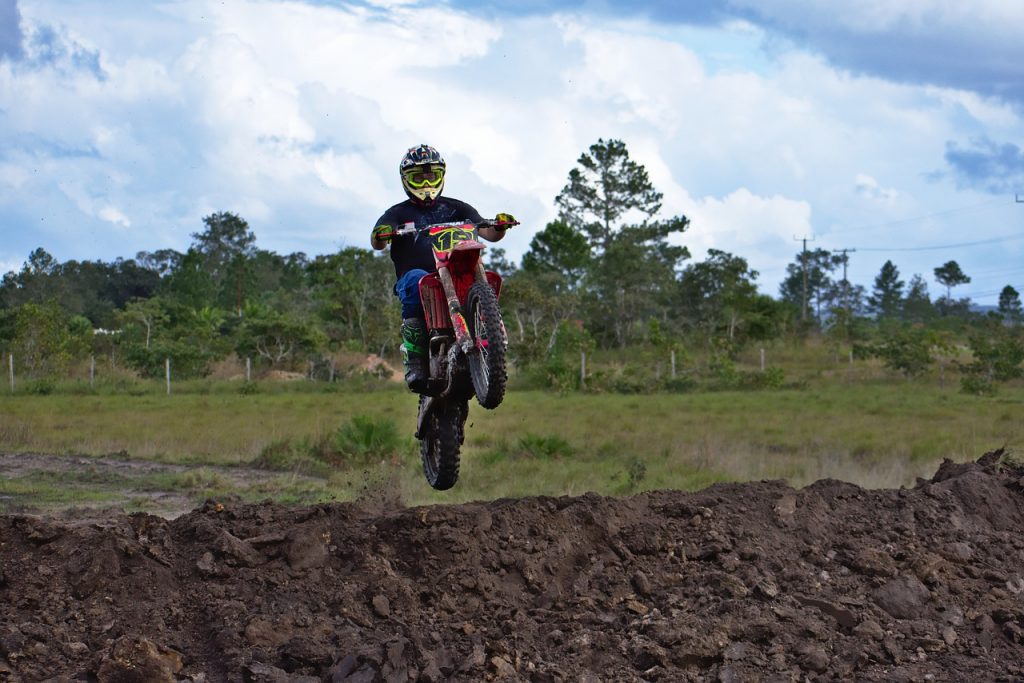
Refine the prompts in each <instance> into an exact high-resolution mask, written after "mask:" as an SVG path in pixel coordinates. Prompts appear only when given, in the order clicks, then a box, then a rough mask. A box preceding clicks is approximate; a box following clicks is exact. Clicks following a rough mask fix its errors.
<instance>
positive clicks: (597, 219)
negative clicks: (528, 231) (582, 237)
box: [555, 139, 662, 251]
mask: <svg viewBox="0 0 1024 683" xmlns="http://www.w3.org/2000/svg"><path fill="white" fill-rule="evenodd" d="M577 163H578V164H579V166H578V167H577V168H574V169H572V170H571V171H569V182H568V183H567V184H566V186H565V187H564V188H562V191H561V192H560V193H559V195H558V196H557V197H556V198H555V204H556V205H557V206H558V209H559V218H560V219H561V220H563V221H564V222H565V223H567V224H568V225H569V226H570V227H572V228H575V229H577V230H582V231H584V232H585V233H586V234H587V235H588V236H589V237H590V242H591V246H592V247H593V248H594V249H595V250H600V251H603V250H605V249H607V248H608V247H609V246H610V244H611V239H612V235H613V234H614V233H615V232H616V230H617V229H618V228H619V226H620V223H621V222H623V221H624V220H625V218H626V216H627V214H629V213H630V212H637V213H639V214H640V215H641V216H642V217H643V220H644V221H647V220H649V219H651V218H653V217H654V215H655V214H657V213H658V211H660V210H661V197H662V194H661V193H660V192H658V191H657V190H655V189H654V186H653V185H651V181H650V179H649V178H648V176H647V169H645V168H644V167H643V165H641V164H638V163H636V162H635V161H633V160H632V159H630V158H629V150H627V149H626V143H625V142H623V141H622V140H608V141H607V142H605V141H604V140H603V139H598V141H597V142H596V143H594V144H593V145H591V146H590V150H589V151H588V152H584V153H583V154H581V155H580V158H579V159H578V160H577Z"/></svg>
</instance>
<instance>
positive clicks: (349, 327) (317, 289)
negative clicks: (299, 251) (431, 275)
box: [278, 247, 400, 352]
mask: <svg viewBox="0 0 1024 683" xmlns="http://www.w3.org/2000/svg"><path fill="white" fill-rule="evenodd" d="M308 277H309V287H310V296H311V298H312V304H313V307H314V312H315V313H316V314H318V315H319V318H320V320H321V321H322V323H321V324H322V325H323V327H324V329H325V330H326V331H327V333H328V336H329V337H330V338H331V339H332V340H334V341H346V340H358V342H359V344H360V347H361V348H362V349H363V350H366V351H374V352H382V350H383V349H384V348H385V347H386V346H387V345H388V344H389V343H391V342H392V341H394V340H396V339H397V338H398V326H399V323H400V312H399V306H398V300H397V299H396V298H395V296H394V291H393V289H392V285H393V284H394V280H395V271H394V268H393V266H392V263H391V259H389V258H388V257H387V256H386V255H385V254H383V253H375V252H373V251H371V250H369V249H362V248H359V247H346V248H345V249H342V250H341V251H339V252H338V253H336V254H328V255H326V256H317V257H316V258H315V259H313V261H312V262H311V263H310V264H309V267H308ZM278 310H282V309H278ZM290 313H291V314H292V315H293V316H294V314H295V311H294V310H292V311H290Z"/></svg>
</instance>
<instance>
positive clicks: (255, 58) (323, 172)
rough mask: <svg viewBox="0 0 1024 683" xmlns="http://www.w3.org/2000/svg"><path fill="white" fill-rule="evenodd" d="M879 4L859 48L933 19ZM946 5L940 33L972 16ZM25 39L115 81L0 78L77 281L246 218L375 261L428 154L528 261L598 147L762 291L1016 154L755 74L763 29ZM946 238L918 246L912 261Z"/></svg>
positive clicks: (143, 21)
mask: <svg viewBox="0 0 1024 683" xmlns="http://www.w3.org/2000/svg"><path fill="white" fill-rule="evenodd" d="M23 4H27V3H23ZM803 5H806V3H803ZM932 5H934V3H932ZM891 6H892V5H891V4H884V5H883V4H882V3H880V2H879V3H870V2H867V0H859V1H858V2H856V3H855V7H854V8H853V9H852V10H851V11H852V12H853V15H852V17H851V18H850V21H851V22H854V23H853V24H851V25H853V26H855V27H856V26H860V27H863V30H869V29H870V30H882V29H880V28H878V27H883V28H884V27H886V26H892V25H897V24H899V22H900V21H917V19H914V17H925V14H924V9H922V8H924V7H925V3H912V2H899V3H896V7H897V9H896V10H892V9H890V7H891ZM767 7H768V10H766V11H769V10H770V12H771V13H772V16H775V17H782V18H785V17H795V16H796V13H797V12H798V10H799V7H798V5H797V4H796V3H795V2H789V1H786V0H778V1H777V2H775V3H773V4H770V5H768V6H767ZM934 7H938V9H935V11H936V12H938V15H937V17H938V19H937V20H941V21H942V22H946V23H949V24H950V25H952V24H951V23H950V22H953V21H954V18H955V14H956V12H958V11H960V10H959V9H958V7H959V5H957V6H953V5H952V4H950V3H946V4H942V5H941V6H934ZM934 7H933V9H934ZM806 11H808V12H811V13H812V14H813V13H814V12H818V10H817V9H813V8H812V9H808V10H806ZM999 11H1000V10H999V8H998V7H995V5H993V4H991V3H986V4H985V5H984V6H983V7H982V8H981V10H980V12H981V15H982V17H983V18H984V20H985V21H986V22H997V21H1003V20H1004V19H1006V17H1004V16H1002V15H999V14H998V12H999ZM900 13H902V14H900ZM837 14H838V15H844V14H845V11H844V12H842V13H837ZM25 16H26V21H28V22H34V24H41V23H49V24H60V23H61V22H64V23H66V25H67V26H68V29H67V30H66V31H64V33H63V35H67V36H69V37H71V38H73V39H74V40H76V41H78V42H79V43H81V44H82V45H87V46H90V49H92V48H95V49H96V50H98V51H99V54H100V63H101V64H102V67H103V72H104V74H105V80H100V79H97V78H96V77H95V75H94V74H92V73H91V72H89V71H83V72H75V71H68V70H67V69H64V70H60V69H55V68H37V69H25V68H19V69H14V68H13V67H12V66H11V65H10V64H9V63H6V62H0V109H2V110H3V111H4V112H5V114H4V116H5V118H4V126H3V128H2V129H0V146H2V147H3V148H5V149H9V150H14V151H11V152H9V153H8V154H7V155H6V156H2V157H0V188H12V189H13V190H16V191H17V195H18V201H19V204H21V208H22V209H24V211H23V213H24V214H26V215H28V214H32V215H36V214H43V213H46V215H47V217H48V225H51V226H58V225H59V227H54V228H53V229H52V230H53V231H52V232H51V233H49V234H48V235H47V238H48V239H53V240H58V239H60V240H65V241H66V242H67V244H68V246H67V247H66V248H65V249H64V250H63V251H64V253H67V254H68V255H69V257H74V258H82V257H86V256H89V257H104V258H112V257H114V256H118V255H130V254H131V253H133V252H134V251H136V250H139V249H155V248H160V247H164V246H172V247H175V248H179V249H181V248H184V247H185V246H187V243H188V234H189V233H190V232H196V231H198V230H199V229H200V228H201V223H200V220H201V217H202V216H203V215H207V214H208V213H211V212H213V211H220V210H232V211H237V212H239V213H240V214H242V215H243V217H245V218H246V219H247V220H248V221H249V222H250V224H251V225H252V226H253V228H254V230H255V232H256V234H257V237H258V239H259V244H260V246H263V247H265V248H273V249H276V250H279V251H290V250H303V251H307V252H309V253H322V252H325V251H328V250H331V249H334V248H337V247H338V246H339V244H359V245H363V244H365V241H366V234H365V233H366V226H367V225H369V224H370V223H371V222H372V221H373V220H374V219H375V218H376V217H377V216H378V215H379V214H380V213H381V212H382V211H383V210H384V209H385V208H386V207H387V206H389V205H390V204H392V203H395V202H398V201H400V200H401V199H403V194H402V192H401V189H400V186H399V183H398V180H397V172H396V166H397V162H398V159H399V157H400V156H401V154H402V152H403V151H404V150H405V148H406V147H408V146H409V145H412V144H417V143H420V142H428V143H430V144H433V145H435V146H437V147H438V148H440V149H441V151H442V152H443V153H444V154H445V155H446V157H447V158H448V160H449V179H448V184H447V189H448V192H449V193H451V194H453V195H455V196H459V197H460V198H462V199H465V200H467V201H470V202H471V203H473V204H474V205H477V206H478V208H480V209H481V210H482V211H484V212H485V213H487V212H491V211H496V210H509V211H512V212H513V213H515V214H516V215H517V216H518V217H519V218H520V219H522V220H523V221H524V226H523V228H521V229H519V230H518V231H517V232H515V233H513V234H511V235H510V236H509V239H508V240H506V241H505V242H503V243H502V246H503V247H506V248H508V250H509V253H510V254H511V255H512V256H513V257H518V256H519V255H521V253H522V250H523V249H525V248H526V245H527V244H528V243H529V237H530V236H531V233H532V230H535V229H539V228H541V227H542V226H543V224H544V223H545V222H546V221H547V220H550V219H551V218H553V217H554V207H553V199H554V197H555V195H556V194H557V193H558V192H559V190H560V189H561V188H562V186H563V185H564V184H565V181H566V175H567V173H568V171H569V169H570V168H572V166H573V165H574V163H575V161H576V158H577V157H578V156H579V155H580V153H581V152H583V151H584V150H586V149H587V147H588V146H589V145H590V144H592V143H593V142H595V141H596V140H597V139H598V138H599V137H603V138H605V139H607V138H621V139H623V140H625V141H626V143H627V144H628V146H629V149H630V151H631V152H632V154H633V156H634V158H636V159H637V160H639V161H640V162H642V163H644V164H645V165H646V166H647V168H648V170H649V172H650V175H651V179H652V181H653V182H654V184H655V186H656V187H657V188H658V189H660V190H661V191H663V192H664V193H665V201H664V207H665V208H664V210H665V212H666V213H686V214H687V215H688V216H689V217H690V218H691V219H692V221H693V228H692V230H691V231H690V232H689V233H687V235H685V236H684V242H685V243H687V244H688V245H689V246H690V247H691V250H692V251H693V252H694V257H695V258H701V257H702V254H701V251H702V250H703V249H706V248H707V247H710V246H713V247H715V248H719V249H724V250H727V251H731V252H733V253H736V254H738V255H741V256H745V257H747V258H748V259H749V260H750V261H751V265H752V266H753V267H755V268H757V269H759V270H762V271H765V272H767V271H769V270H771V269H776V270H777V269H779V268H780V267H781V266H780V264H782V265H784V262H785V261H787V260H789V259H790V258H791V257H792V254H793V253H795V251H796V248H797V246H798V245H795V244H794V243H793V236H794V235H803V234H810V233H813V234H817V235H819V241H820V242H821V243H824V242H825V241H827V240H828V238H829V236H830V235H843V236H844V237H849V238H850V239H851V240H852V239H853V238H858V239H860V237H861V233H860V232H850V233H843V230H846V229H850V228H852V227H855V226H858V225H865V224H871V223H885V222H887V221H892V220H896V219H900V218H904V217H906V216H908V215H910V216H913V215H921V214H926V213H931V212H934V209H935V207H940V208H941V207H943V206H949V205H950V204H951V203H952V204H953V205H957V204H969V203H971V202H972V201H976V200H977V198H976V197H974V196H970V195H968V196H965V197H964V199H963V201H959V200H958V201H952V199H955V198H956V197H955V195H953V194H952V193H953V192H954V189H953V188H952V186H951V185H949V184H948V183H946V184H944V183H939V184H936V183H934V182H933V181H929V180H928V179H927V178H926V174H927V173H928V172H930V171H934V170H935V169H938V168H942V167H943V165H944V160H943V153H944V150H945V145H946V142H947V141H948V140H961V141H962V140H967V139H969V138H971V137H974V136H976V135H978V134H980V133H985V134H988V135H989V137H991V138H992V139H994V140H1013V139H1021V137H1024V124H1022V122H1021V118H1020V116H1019V114H1018V113H1016V111H1015V110H1014V109H1013V108H1012V107H1007V106H1006V105H1003V104H1001V103H999V102H998V101H996V100H994V99H991V98H987V97H983V96H979V95H977V94H975V93H972V92H969V91H967V90H962V89H960V90H957V89H951V88H935V87H919V86H915V85H906V84H897V83H894V82H892V81H890V80H887V79H884V78H881V77H877V76H876V77H865V76H858V75H855V74H851V73H849V72H846V71H843V70H840V69H836V68H835V67H833V66H831V65H830V64H829V63H828V62H827V61H826V60H825V59H824V58H823V57H821V56H818V55H815V54H813V53H809V52H807V51H804V50H801V49H798V48H796V47H794V46H793V45H791V44H782V45H781V46H780V45H778V44H775V45H773V46H772V52H771V53H770V54H769V53H767V52H758V51H757V47H756V46H757V45H758V44H759V40H760V37H761V36H762V35H763V31H764V29H763V28H755V27H752V26H751V25H750V24H743V23H737V22H734V23H732V24H729V25H726V26H720V27H717V28H715V29H713V30H714V31H715V33H714V35H713V36H712V37H713V38H714V40H712V39H710V38H708V36H707V35H705V36H704V39H703V40H698V39H696V38H694V36H700V31H701V29H688V30H687V31H686V32H682V33H680V32H676V31H673V30H672V29H671V27H668V28H666V27H665V26H657V25H653V24H650V23H647V22H641V21H628V22H627V21H621V22H616V21H609V20H604V19H598V18H595V17H594V16H593V15H589V16H588V15H583V14H578V15H571V16H570V15H562V16H548V17H544V16H538V17H532V18H525V19H517V18H510V17H504V18H502V19H501V20H500V21H488V20H485V19H481V18H477V17H474V16H471V15H469V14H466V13H463V12H459V11H455V10H453V9H451V8H450V7H449V6H447V5H438V6H433V7H425V6H422V5H419V4H409V3H404V2H387V1H383V0H382V1H380V2H377V3H376V6H375V7H353V6H325V5H310V4H303V3H301V2H294V1H290V2H281V1H275V0H264V1H261V2H252V1H243V0H228V1H227V2H223V3H221V2H214V1H213V0H186V1H183V2H171V3H167V4H164V5H160V6H158V7H157V6H150V5H146V4H145V3H142V4H139V5H137V6H132V7H131V8H127V9H125V10H124V11H123V12H121V13H119V14H118V16H116V17H113V16H109V13H108V12H107V13H105V11H104V8H103V5H102V4H101V3H98V2H94V3H92V4H90V3H89V2H85V3H75V4H74V5H73V6H67V5H65V4H62V3H53V4H50V2H49V0H46V1H44V0H37V2H33V3H31V4H30V5H29V6H28V9H27V10H26V12H25ZM104 17H106V18H107V19H108V20H107V21H104ZM901 17H902V18H901ZM908 17H909V18H908ZM805 19H806V21H807V22H819V23H823V22H826V21H830V22H833V23H835V22H837V21H838V22H842V21H846V19H845V18H843V17H841V16H840V17H838V18H834V19H833V18H829V17H825V16H824V15H822V16H817V15H815V16H808V17H805ZM922 21H923V19H922ZM943 25H945V24H943ZM871 27H874V28H871ZM709 30H710V29H709ZM850 30H853V29H850ZM857 30H861V29H857ZM972 30H973V29H972ZM1000 35H1001V34H1000ZM731 38H734V39H735V40H732V39H731ZM709 45H710V46H711V47H709ZM736 46H739V47H736ZM712 49H713V50H714V51H715V52H714V54H711V52H709V50H712ZM723 50H724V51H729V50H734V51H735V54H731V55H730V54H721V52H722V51H723ZM28 169H36V170H34V171H32V172H31V173H30V172H29V170H28ZM851 179H852V182H851ZM12 194H13V192H12ZM63 205H66V207H65V208H64V209H61V211H65V212H66V213H59V212H58V213H59V215H57V216H53V215H52V211H56V209H53V207H54V206H57V207H58V208H60V207H61V206H63ZM41 207H45V209H44V208H41ZM76 212H77V213H76ZM129 218H130V220H129ZM58 219H60V220H58ZM61 221H63V222H61ZM128 225H130V226H131V228H132V229H131V230H130V231H125V230H124V228H125V227H127V226H128ZM953 229H955V226H952V225H948V224H943V223H941V222H940V223H939V225H938V227H936V225H935V224H933V223H929V224H925V223H921V224H910V225H908V226H906V228H905V229H904V230H901V234H900V237H901V239H906V240H918V241H921V240H934V238H935V234H936V230H950V231H952V230H953ZM20 230H21V231H22V232H23V233H25V235H24V236H22V237H21V239H22V241H23V242H25V243H26V244H27V243H28V242H34V241H37V238H36V237H35V236H27V235H28V234H29V228H28V227H27V226H25V227H23V228H20ZM108 230H109V231H110V232H106V231H108ZM34 246H37V245H35V244H31V245H30V246H29V247H26V246H25V245H24V244H19V245H17V247H16V249H15V252H14V253H18V251H21V250H25V251H26V253H27V248H32V247H34ZM823 246H849V245H847V244H842V245H840V244H836V245H827V244H823ZM76 249H79V250H92V251H86V252H85V253H78V251H76ZM858 258H860V257H858ZM855 263H858V262H857V261H855ZM860 263H863V264H864V266H865V267H866V268H871V269H872V270H874V269H875V268H874V266H873V264H871V263H870V262H869V261H868V259H867V257H864V258H862V259H861V261H860ZM910 268H914V269H916V270H925V269H924V268H923V267H921V268H919V267H917V266H910ZM766 280H767V278H766ZM766 288H767V289H769V290H773V288H774V284H772V283H770V282H766Z"/></svg>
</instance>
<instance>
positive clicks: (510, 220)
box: [494, 213, 519, 230]
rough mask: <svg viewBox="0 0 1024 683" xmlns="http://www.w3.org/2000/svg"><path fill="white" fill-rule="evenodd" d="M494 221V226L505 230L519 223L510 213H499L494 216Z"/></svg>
mask: <svg viewBox="0 0 1024 683" xmlns="http://www.w3.org/2000/svg"><path fill="white" fill-rule="evenodd" d="M494 222H495V223H497V225H495V226H494V227H496V228H497V229H498V230H507V229H508V228H511V227H512V226H513V225H519V221H517V220H516V219H515V217H514V216H513V215H512V214H510V213H499V214H498V215H497V216H495V217H494Z"/></svg>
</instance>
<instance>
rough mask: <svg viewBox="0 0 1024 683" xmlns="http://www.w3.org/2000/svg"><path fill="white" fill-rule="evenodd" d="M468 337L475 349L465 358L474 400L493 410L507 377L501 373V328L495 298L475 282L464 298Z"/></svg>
mask: <svg viewBox="0 0 1024 683" xmlns="http://www.w3.org/2000/svg"><path fill="white" fill-rule="evenodd" d="M466 310H467V311H468V314H469V315H468V316H467V320H466V322H467V324H468V325H469V333H470V335H472V337H473V341H474V342H476V346H477V349H476V351H475V352H474V353H472V354H470V355H469V374H470V377H471V378H472V380H473V390H474V391H475V392H476V400H477V401H478V402H479V403H480V405H482V406H483V407H484V408H487V409H494V408H497V407H498V405H499V404H500V403H501V401H502V399H503V398H505V384H506V383H507V381H508V373H507V371H506V369H505V346H506V343H507V340H506V338H505V327H504V325H502V322H501V309H499V308H498V297H497V295H496V294H495V293H494V290H493V289H492V288H491V286H490V285H489V284H485V283H483V282H476V283H474V284H473V286H472V287H470V288H469V295H468V296H467V297H466Z"/></svg>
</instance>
